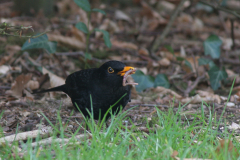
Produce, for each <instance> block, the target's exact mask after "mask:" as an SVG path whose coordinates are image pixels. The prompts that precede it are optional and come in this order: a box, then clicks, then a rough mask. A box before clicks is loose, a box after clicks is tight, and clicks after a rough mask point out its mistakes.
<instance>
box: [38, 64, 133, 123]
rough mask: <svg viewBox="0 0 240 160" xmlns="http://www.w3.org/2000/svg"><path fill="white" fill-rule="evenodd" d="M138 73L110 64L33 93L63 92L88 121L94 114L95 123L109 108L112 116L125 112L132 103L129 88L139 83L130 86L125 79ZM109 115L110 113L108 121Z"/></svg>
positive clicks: (130, 68) (81, 72) (78, 73)
mask: <svg viewBox="0 0 240 160" xmlns="http://www.w3.org/2000/svg"><path fill="white" fill-rule="evenodd" d="M135 71H136V69H135V68H133V67H130V66H126V65H125V64H124V63H122V62H120V61H108V62H106V63H104V64H103V65H102V66H100V67H99V68H92V69H84V70H80V71H77V72H74V73H72V74H70V75H69V76H68V77H67V79H66V81H65V84H63V85H61V86H58V87H54V88H50V89H47V90H43V91H40V92H34V93H44V92H53V91H62V92H64V93H66V94H67V95H68V96H69V97H70V98H71V100H72V103H73V105H74V107H75V108H76V109H80V110H81V112H82V114H83V115H84V116H85V117H86V118H89V116H90V114H92V115H93V118H94V119H95V120H102V119H103V117H104V115H105V114H106V113H107V111H108V109H109V108H110V107H112V108H111V110H112V113H113V114H118V112H119V110H120V106H122V109H123V108H124V107H125V106H126V104H127V103H128V102H129V101H131V97H130V95H131V90H130V85H137V83H128V82H127V80H126V79H127V76H128V75H131V74H134V73H135ZM90 97H91V98H90ZM110 116H111V114H110V112H108V113H107V115H106V120H107V119H108V118H109V117H110Z"/></svg>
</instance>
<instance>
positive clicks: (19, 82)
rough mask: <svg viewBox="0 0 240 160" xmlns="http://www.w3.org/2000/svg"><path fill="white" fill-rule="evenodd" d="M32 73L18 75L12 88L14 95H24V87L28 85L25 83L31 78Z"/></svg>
mask: <svg viewBox="0 0 240 160" xmlns="http://www.w3.org/2000/svg"><path fill="white" fill-rule="evenodd" d="M31 78H32V74H27V75H23V74H21V75H20V76H18V77H17V78H16V79H15V81H14V83H13V84H12V88H11V95H12V96H14V97H17V98H19V97H22V93H23V89H24V88H25V87H26V86H25V85H26V84H27V83H28V82H29V81H30V80H31Z"/></svg>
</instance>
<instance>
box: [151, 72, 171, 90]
mask: <svg viewBox="0 0 240 160" xmlns="http://www.w3.org/2000/svg"><path fill="white" fill-rule="evenodd" d="M157 86H162V87H165V88H169V87H170V84H169V81H168V78H167V76H166V75H165V74H158V75H157V76H156V78H155V81H154V87H157Z"/></svg>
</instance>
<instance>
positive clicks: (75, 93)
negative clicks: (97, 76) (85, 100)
mask: <svg viewBox="0 0 240 160" xmlns="http://www.w3.org/2000/svg"><path fill="white" fill-rule="evenodd" d="M95 70H96V69H94V68H93V69H87V70H81V71H77V72H74V73H72V74H70V75H69V76H68V77H67V79H66V88H67V90H68V95H69V96H70V97H71V98H74V97H81V96H82V95H83V94H86V91H88V90H89V88H90V87H91V82H92V80H91V77H92V75H93V74H94V71H95Z"/></svg>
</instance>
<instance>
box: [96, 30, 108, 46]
mask: <svg viewBox="0 0 240 160" xmlns="http://www.w3.org/2000/svg"><path fill="white" fill-rule="evenodd" d="M95 31H99V32H102V33H103V39H104V42H105V45H106V46H107V47H108V48H111V47H112V43H111V41H110V38H109V33H108V32H107V31H105V30H102V29H97V28H95Z"/></svg>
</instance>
